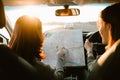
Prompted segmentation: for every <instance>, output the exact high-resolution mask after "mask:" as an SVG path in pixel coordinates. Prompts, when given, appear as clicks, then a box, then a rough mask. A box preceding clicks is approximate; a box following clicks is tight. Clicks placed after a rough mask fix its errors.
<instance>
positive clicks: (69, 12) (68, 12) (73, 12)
mask: <svg viewBox="0 0 120 80" xmlns="http://www.w3.org/2000/svg"><path fill="white" fill-rule="evenodd" d="M79 14H80V10H79V9H77V8H69V9H57V10H56V11H55V15H56V16H78V15H79Z"/></svg>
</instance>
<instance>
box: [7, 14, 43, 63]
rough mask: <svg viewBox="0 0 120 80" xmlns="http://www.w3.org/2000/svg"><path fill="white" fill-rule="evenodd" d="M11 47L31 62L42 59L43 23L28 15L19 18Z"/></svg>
mask: <svg viewBox="0 0 120 80" xmlns="http://www.w3.org/2000/svg"><path fill="white" fill-rule="evenodd" d="M9 46H10V47H11V48H12V50H14V51H16V52H17V53H18V54H19V55H20V56H21V57H23V58H25V59H26V60H27V61H29V62H31V61H33V59H34V58H40V54H41V53H42V46H43V34H42V23H41V21H40V20H39V19H38V18H36V17H33V16H32V17H31V16H28V15H24V16H21V17H20V18H18V19H17V21H16V23H15V28H14V31H13V34H12V37H11V40H10V43H9Z"/></svg>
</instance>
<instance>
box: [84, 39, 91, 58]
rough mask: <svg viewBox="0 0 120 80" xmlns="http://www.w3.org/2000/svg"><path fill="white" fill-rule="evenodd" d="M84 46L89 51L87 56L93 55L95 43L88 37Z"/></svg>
mask: <svg viewBox="0 0 120 80" xmlns="http://www.w3.org/2000/svg"><path fill="white" fill-rule="evenodd" d="M84 47H85V49H86V51H87V56H93V50H92V48H93V43H91V42H90V41H89V40H88V39H86V41H85V44H84Z"/></svg>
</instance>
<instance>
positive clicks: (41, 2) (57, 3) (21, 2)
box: [2, 0, 120, 6]
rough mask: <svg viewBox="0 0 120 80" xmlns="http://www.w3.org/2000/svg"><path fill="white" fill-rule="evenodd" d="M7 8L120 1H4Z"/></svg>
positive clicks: (115, 0)
mask: <svg viewBox="0 0 120 80" xmlns="http://www.w3.org/2000/svg"><path fill="white" fill-rule="evenodd" d="M2 1H3V4H4V5H5V6H16V5H17V6H22V5H39V4H47V5H66V4H67V5H69V4H73V5H74V4H79V5H84V4H92V3H113V2H118V1H120V0H2Z"/></svg>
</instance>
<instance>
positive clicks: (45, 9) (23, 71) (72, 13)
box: [0, 0, 120, 80]
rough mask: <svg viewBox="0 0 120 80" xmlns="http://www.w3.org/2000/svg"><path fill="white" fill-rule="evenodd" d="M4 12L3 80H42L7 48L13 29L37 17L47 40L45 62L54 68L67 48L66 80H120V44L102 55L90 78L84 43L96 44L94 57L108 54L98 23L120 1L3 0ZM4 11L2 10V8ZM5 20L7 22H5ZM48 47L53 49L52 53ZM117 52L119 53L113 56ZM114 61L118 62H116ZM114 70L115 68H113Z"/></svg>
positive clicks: (0, 27) (0, 31)
mask: <svg viewBox="0 0 120 80" xmlns="http://www.w3.org/2000/svg"><path fill="white" fill-rule="evenodd" d="M2 2H3V5H4V9H5V18H4V17H3V16H4V13H3V11H0V12H1V13H0V14H3V15H0V17H1V18H2V17H3V18H2V19H1V20H0V42H1V43H0V75H1V79H2V80H9V79H12V80H25V79H27V80H38V79H39V80H40V76H38V72H37V71H36V69H35V68H34V66H32V65H30V64H29V62H27V61H26V60H24V59H23V58H21V57H20V56H18V55H13V54H11V53H14V52H13V51H12V50H10V49H9V48H8V47H7V45H8V43H9V40H10V38H11V35H12V31H13V29H14V24H15V21H16V20H17V18H18V17H20V16H21V15H24V14H27V15H34V16H36V17H38V18H40V20H42V22H43V34H44V35H45V37H46V38H47V39H46V40H45V44H44V49H43V50H44V52H45V53H46V55H47V58H46V59H44V60H43V62H44V63H47V64H49V65H51V67H53V68H54V67H55V65H56V56H57V55H56V54H53V53H56V52H57V51H58V50H59V49H60V48H61V47H67V48H68V49H69V53H70V54H68V55H67V57H68V58H67V59H66V60H67V61H66V62H67V63H66V64H65V66H64V71H65V78H64V80H117V79H118V80H119V79H120V78H119V77H118V76H119V74H117V73H119V72H120V69H119V68H120V62H119V59H120V56H119V53H120V51H119V50H120V49H119V48H120V41H118V42H116V43H115V45H114V46H115V48H113V47H112V48H111V49H110V50H109V51H108V52H106V53H108V55H103V57H101V59H100V60H102V59H103V60H104V61H103V62H100V63H99V64H102V66H99V64H96V66H95V69H94V70H93V72H91V74H90V76H89V77H88V78H89V79H87V75H88V72H87V71H88V69H87V58H86V57H87V55H86V50H85V49H84V42H85V40H86V39H89V41H90V42H93V43H94V47H93V52H94V53H97V54H94V56H95V57H96V55H100V54H103V53H104V52H105V46H106V45H104V44H102V43H101V37H100V34H99V32H98V29H97V25H96V21H97V17H98V14H99V12H100V11H101V10H102V9H104V8H105V7H106V6H108V5H110V4H112V3H115V2H119V0H2ZM0 10H1V9H0ZM5 20H6V23H5ZM49 48H51V49H53V50H49ZM113 53H116V54H113ZM113 59H115V60H113ZM113 68H114V69H113Z"/></svg>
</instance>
